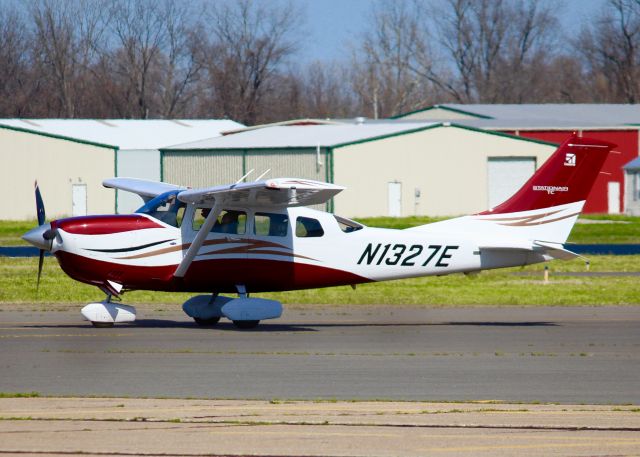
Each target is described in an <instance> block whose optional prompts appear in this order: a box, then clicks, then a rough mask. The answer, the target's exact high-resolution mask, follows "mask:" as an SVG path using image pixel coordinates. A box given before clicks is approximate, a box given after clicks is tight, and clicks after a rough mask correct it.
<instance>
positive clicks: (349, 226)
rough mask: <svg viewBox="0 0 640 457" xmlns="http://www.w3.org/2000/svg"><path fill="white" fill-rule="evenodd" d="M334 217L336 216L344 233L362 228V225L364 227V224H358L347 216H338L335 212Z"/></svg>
mask: <svg viewBox="0 0 640 457" xmlns="http://www.w3.org/2000/svg"><path fill="white" fill-rule="evenodd" d="M333 217H335V218H336V221H337V222H338V225H339V226H340V230H342V231H343V232H344V233H351V232H355V231H357V230H360V229H362V227H364V225H362V224H358V223H357V222H355V221H352V220H351V219H347V218H346V217H340V216H336V215H335V214H334V215H333Z"/></svg>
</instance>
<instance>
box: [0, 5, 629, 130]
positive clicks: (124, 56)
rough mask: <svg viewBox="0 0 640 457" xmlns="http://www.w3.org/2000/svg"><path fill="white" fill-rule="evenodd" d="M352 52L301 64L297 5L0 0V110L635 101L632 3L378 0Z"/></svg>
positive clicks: (183, 112) (243, 114) (304, 112)
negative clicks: (582, 7) (575, 10)
mask: <svg viewBox="0 0 640 457" xmlns="http://www.w3.org/2000/svg"><path fill="white" fill-rule="evenodd" d="M371 5H372V6H371V11H370V14H369V17H368V22H367V27H366V30H365V32H364V34H363V35H362V36H360V37H357V40H355V43H356V44H352V45H351V47H350V50H349V56H348V57H345V58H343V59H340V60H333V61H314V62H310V63H299V61H300V57H301V56H303V55H304V50H305V49H304V47H305V37H304V34H303V31H304V27H303V25H304V23H305V17H304V11H302V10H301V9H300V4H297V3H296V2H291V3H284V2H265V1H252V0H238V1H233V2H222V1H202V2H200V3H192V2H189V1H187V0H183V1H176V0H30V1H25V2H21V3H16V2H13V1H10V0H0V117H23V118H44V117H48V118H125V119H148V118H229V119H233V120H237V121H239V122H242V123H245V124H248V125H253V124H257V123H263V122H273V121H279V120H285V119H292V118H303V117H320V118H326V117H332V118H336V117H354V116H366V117H371V118H382V117H389V116H393V115H397V114H400V113H403V112H407V111H411V110H414V109H418V108H421V107H424V106H425V105H429V104H432V103H445V102H450V103H605V102H607V103H637V102H638V100H639V99H640V0H607V2H606V3H605V4H604V6H603V8H602V10H601V11H599V12H598V15H597V17H596V18H594V19H593V20H592V21H590V22H589V23H585V24H580V23H577V22H576V23H575V25H570V26H567V23H566V22H565V23H560V22H559V20H558V14H561V13H562V10H560V12H559V11H558V9H557V7H558V5H557V3H556V2H552V1H545V0H441V1H439V2H434V1H428V0H422V1H419V0H403V1H387V2H382V1H380V2H372V3H371Z"/></svg>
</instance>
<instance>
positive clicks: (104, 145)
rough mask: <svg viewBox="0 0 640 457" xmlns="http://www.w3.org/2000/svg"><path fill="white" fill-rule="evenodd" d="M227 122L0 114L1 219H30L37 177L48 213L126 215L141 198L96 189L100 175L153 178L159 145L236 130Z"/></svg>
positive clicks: (157, 175) (157, 177)
mask: <svg viewBox="0 0 640 457" xmlns="http://www.w3.org/2000/svg"><path fill="white" fill-rule="evenodd" d="M241 127H242V124H238V123H237V122H234V121H229V120H90V119H80V120H78V119H0V156H1V157H2V159H3V160H2V163H3V166H2V167H1V171H0V186H2V188H3V190H4V192H3V194H4V195H11V198H8V199H5V201H6V202H7V203H6V206H5V209H4V211H3V215H2V218H3V219H31V218H34V217H35V203H34V197H33V182H34V181H35V180H36V179H37V180H38V181H39V183H40V187H41V190H42V193H43V197H44V200H45V205H46V208H47V214H48V216H50V217H58V216H70V215H83V214H87V213H89V214H99V213H113V212H114V211H116V210H117V211H118V212H120V213H127V212H131V211H133V210H135V209H136V208H137V207H138V206H140V204H141V203H142V200H141V199H140V198H139V197H138V196H136V195H132V194H129V193H126V192H118V194H117V195H116V194H115V193H114V191H113V190H109V189H104V188H103V187H102V180H103V179H105V178H109V177H113V176H129V177H137V178H144V179H151V180H160V177H161V176H162V170H161V161H160V152H159V148H160V147H161V146H167V145H172V144H178V143H184V142H186V141H195V140H197V139H201V138H210V137H215V136H219V135H220V134H221V132H223V131H226V130H233V129H238V128H241Z"/></svg>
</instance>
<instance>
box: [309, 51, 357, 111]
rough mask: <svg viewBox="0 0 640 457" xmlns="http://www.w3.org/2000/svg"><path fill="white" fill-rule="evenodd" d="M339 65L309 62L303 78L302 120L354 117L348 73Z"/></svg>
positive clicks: (344, 67)
mask: <svg viewBox="0 0 640 457" xmlns="http://www.w3.org/2000/svg"><path fill="white" fill-rule="evenodd" d="M346 67H347V66H346V65H345V64H342V63H340V62H336V61H334V62H319V61H315V62H312V63H311V64H310V65H309V66H308V67H307V68H306V71H305V73H304V76H303V78H302V84H303V94H304V107H303V109H304V111H303V113H304V116H305V117H316V118H330V117H334V118H335V117H351V116H354V115H355V114H356V112H355V110H354V109H355V106H354V97H353V92H352V91H351V87H350V86H349V83H348V81H349V71H348V69H347V68H346Z"/></svg>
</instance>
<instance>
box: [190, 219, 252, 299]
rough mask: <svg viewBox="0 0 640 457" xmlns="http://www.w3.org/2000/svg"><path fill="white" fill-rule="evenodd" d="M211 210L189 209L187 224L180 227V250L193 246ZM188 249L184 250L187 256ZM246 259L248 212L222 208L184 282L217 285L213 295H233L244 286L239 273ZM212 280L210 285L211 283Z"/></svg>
mask: <svg viewBox="0 0 640 457" xmlns="http://www.w3.org/2000/svg"><path fill="white" fill-rule="evenodd" d="M210 211H211V208H206V207H197V206H191V207H190V211H189V212H188V213H187V214H186V218H188V219H189V223H185V224H183V225H182V242H183V246H188V245H189V244H190V243H192V242H193V240H194V238H195V236H196V234H197V233H198V231H199V230H200V228H201V227H202V225H203V224H204V221H205V219H206V218H207V216H208V215H209V212H210ZM186 249H187V247H185V251H183V252H186ZM246 259H247V211H246V210H244V209H238V208H225V209H223V210H222V211H220V214H218V217H217V218H216V222H215V224H214V226H213V227H212V229H211V231H210V232H209V234H207V238H206V239H205V241H204V243H203V245H202V247H201V248H200V250H199V251H198V254H197V255H196V257H195V259H194V262H193V264H192V266H191V267H190V269H189V272H188V273H187V276H186V279H187V280H188V281H189V282H191V281H202V282H206V283H207V284H211V283H212V282H213V283H215V284H217V287H218V289H217V290H215V291H214V290H212V292H216V291H217V292H233V291H235V285H236V284H243V282H242V280H243V278H242V271H243V268H244V267H245V261H246ZM212 279H213V281H212Z"/></svg>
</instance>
